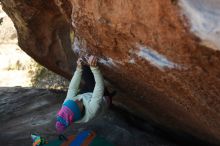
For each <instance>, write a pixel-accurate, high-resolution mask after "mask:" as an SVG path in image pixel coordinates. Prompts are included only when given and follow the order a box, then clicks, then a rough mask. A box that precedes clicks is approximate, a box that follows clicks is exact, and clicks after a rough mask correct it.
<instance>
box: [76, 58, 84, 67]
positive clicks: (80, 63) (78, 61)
mask: <svg viewBox="0 0 220 146" xmlns="http://www.w3.org/2000/svg"><path fill="white" fill-rule="evenodd" d="M82 65H83V59H82V58H81V57H80V58H78V60H77V68H82Z"/></svg>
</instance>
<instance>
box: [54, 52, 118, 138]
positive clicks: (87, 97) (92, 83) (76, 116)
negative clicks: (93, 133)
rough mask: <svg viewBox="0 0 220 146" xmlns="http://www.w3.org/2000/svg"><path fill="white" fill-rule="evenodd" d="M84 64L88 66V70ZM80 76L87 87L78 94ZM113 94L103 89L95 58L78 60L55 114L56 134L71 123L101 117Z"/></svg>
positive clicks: (60, 132)
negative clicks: (66, 90) (62, 100)
mask: <svg viewBox="0 0 220 146" xmlns="http://www.w3.org/2000/svg"><path fill="white" fill-rule="evenodd" d="M85 64H88V65H89V66H90V68H89V67H88V66H85ZM90 69H91V70H90ZM83 70H84V72H83ZM89 71H90V72H89ZM92 74H93V75H94V77H93V76H92ZM82 76H83V77H84V76H85V77H84V81H85V84H87V85H89V86H84V89H83V90H82V92H81V93H80V94H78V89H79V85H80V81H81V77H82ZM93 88H94V89H93ZM92 90H93V92H92ZM85 92H86V93H85ZM114 94H115V92H113V93H111V94H109V92H108V90H107V88H104V81H103V77H102V74H101V72H100V70H99V67H98V66H97V57H95V56H90V57H88V59H85V58H79V59H78V61H77V68H76V71H75V73H74V75H73V77H72V79H71V82H70V85H69V89H68V92H67V96H66V99H65V100H64V102H63V105H62V107H61V109H60V110H59V112H58V114H57V121H56V130H57V132H58V133H59V134H62V133H63V132H64V130H65V129H66V128H67V127H68V126H69V125H70V124H71V123H73V122H75V123H86V122H88V121H90V120H93V119H94V118H95V117H97V116H98V115H101V114H100V113H103V112H102V111H105V110H106V109H107V108H108V107H109V106H110V105H111V102H112V101H111V97H112V96H113V95H114Z"/></svg>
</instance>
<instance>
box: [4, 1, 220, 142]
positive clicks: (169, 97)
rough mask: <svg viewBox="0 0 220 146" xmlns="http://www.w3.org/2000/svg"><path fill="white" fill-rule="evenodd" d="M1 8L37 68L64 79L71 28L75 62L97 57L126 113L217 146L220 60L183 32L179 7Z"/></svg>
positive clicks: (61, 4)
mask: <svg viewBox="0 0 220 146" xmlns="http://www.w3.org/2000/svg"><path fill="white" fill-rule="evenodd" d="M197 1H198V2H201V0H197ZM1 2H2V4H3V9H4V10H5V11H6V12H7V14H8V15H9V16H10V17H11V18H12V20H13V22H14V23H15V26H16V29H17V31H18V36H19V44H20V46H21V48H22V49H23V50H24V51H26V52H27V53H28V54H29V55H31V56H32V57H33V58H35V60H37V61H38V62H40V63H41V64H43V65H45V66H46V67H48V68H50V69H51V70H53V71H55V72H57V73H60V74H62V75H63V76H66V77H68V78H69V77H70V75H71V64H72V63H73V60H72V58H74V54H72V50H71V43H70V38H69V30H70V27H72V28H73V30H74V32H75V36H76V38H75V41H74V47H73V51H74V52H75V54H77V53H79V54H83V53H88V52H89V53H93V54H96V55H98V56H100V58H101V59H100V63H101V69H102V71H103V73H104V76H105V77H106V79H108V80H109V81H110V82H111V83H112V84H113V85H114V86H115V87H116V88H118V89H120V90H121V91H124V92H126V93H128V97H126V98H118V99H117V100H118V101H120V102H121V103H123V105H126V107H127V108H128V109H131V110H132V112H134V113H136V114H137V115H139V116H141V117H142V118H145V119H151V120H152V121H153V122H154V123H157V124H159V125H163V126H165V127H166V128H170V129H173V130H176V131H179V132H180V131H182V132H186V133H190V134H192V135H194V136H197V137H198V138H200V139H204V140H207V141H209V142H212V143H217V144H220V115H219V113H220V112H219V110H220V99H219V95H220V66H219V63H220V52H219V51H217V50H214V49H212V48H208V47H206V46H202V45H201V40H200V38H198V37H196V36H195V35H194V34H193V33H191V32H190V30H191V26H190V23H188V22H190V21H188V19H187V17H184V16H183V15H182V14H183V13H182V9H181V7H180V6H179V5H178V2H179V1H177V0H166V1H161V0H154V1H152V0H138V1H137V0H130V1H127V0H117V1H113V0H105V1H104V0H101V1H100V0H90V1H86V0H68V1H64V0H54V1H53V0H49V1H47V2H46V1H43V0H38V1H27V0H20V1H15V0H1ZM193 2H195V1H193ZM193 2H192V3H191V4H193ZM211 2H213V1H211ZM185 4H186V3H185ZM200 4H206V3H205V2H203V3H200ZM217 4H218V3H217ZM186 11H187V9H186ZM208 12H209V11H208ZM210 14H211V13H210ZM213 14H215V15H216V14H217V15H218V13H213ZM213 18H214V17H213ZM217 18H218V17H217ZM192 25H193V23H192ZM209 46H212V45H209Z"/></svg>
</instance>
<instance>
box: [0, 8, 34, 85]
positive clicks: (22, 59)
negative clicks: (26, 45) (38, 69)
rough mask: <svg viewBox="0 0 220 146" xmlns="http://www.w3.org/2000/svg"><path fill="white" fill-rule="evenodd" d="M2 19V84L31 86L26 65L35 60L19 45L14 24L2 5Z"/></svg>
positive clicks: (0, 40)
mask: <svg viewBox="0 0 220 146" xmlns="http://www.w3.org/2000/svg"><path fill="white" fill-rule="evenodd" d="M0 19H2V20H3V22H2V23H1V25H0V86H6V87H10V86H26V87H27V86H30V85H31V76H30V75H29V73H28V72H27V68H25V66H29V65H30V64H31V63H33V60H32V59H31V58H30V57H29V56H28V55H26V54H25V53H24V52H23V51H22V50H21V49H20V48H19V46H18V45H17V34H16V30H15V28H14V25H13V23H12V21H11V19H10V18H9V17H8V16H7V15H6V14H5V13H4V12H3V11H2V9H1V6H0ZM24 64H25V66H23V65H24ZM19 65H20V66H19ZM22 66H23V68H22Z"/></svg>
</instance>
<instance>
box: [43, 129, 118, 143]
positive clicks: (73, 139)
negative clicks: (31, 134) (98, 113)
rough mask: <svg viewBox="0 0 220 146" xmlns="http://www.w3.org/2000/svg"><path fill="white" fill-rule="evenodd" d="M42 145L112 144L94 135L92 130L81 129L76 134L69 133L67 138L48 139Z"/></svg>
mask: <svg viewBox="0 0 220 146" xmlns="http://www.w3.org/2000/svg"><path fill="white" fill-rule="evenodd" d="M43 146H114V145H113V144H111V143H110V142H108V141H106V140H105V139H104V138H101V137H99V136H97V135H96V133H95V132H93V131H83V132H81V133H79V134H78V135H70V136H69V137H67V140H61V139H60V138H57V139H55V140H52V141H49V142H48V144H45V145H43Z"/></svg>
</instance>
